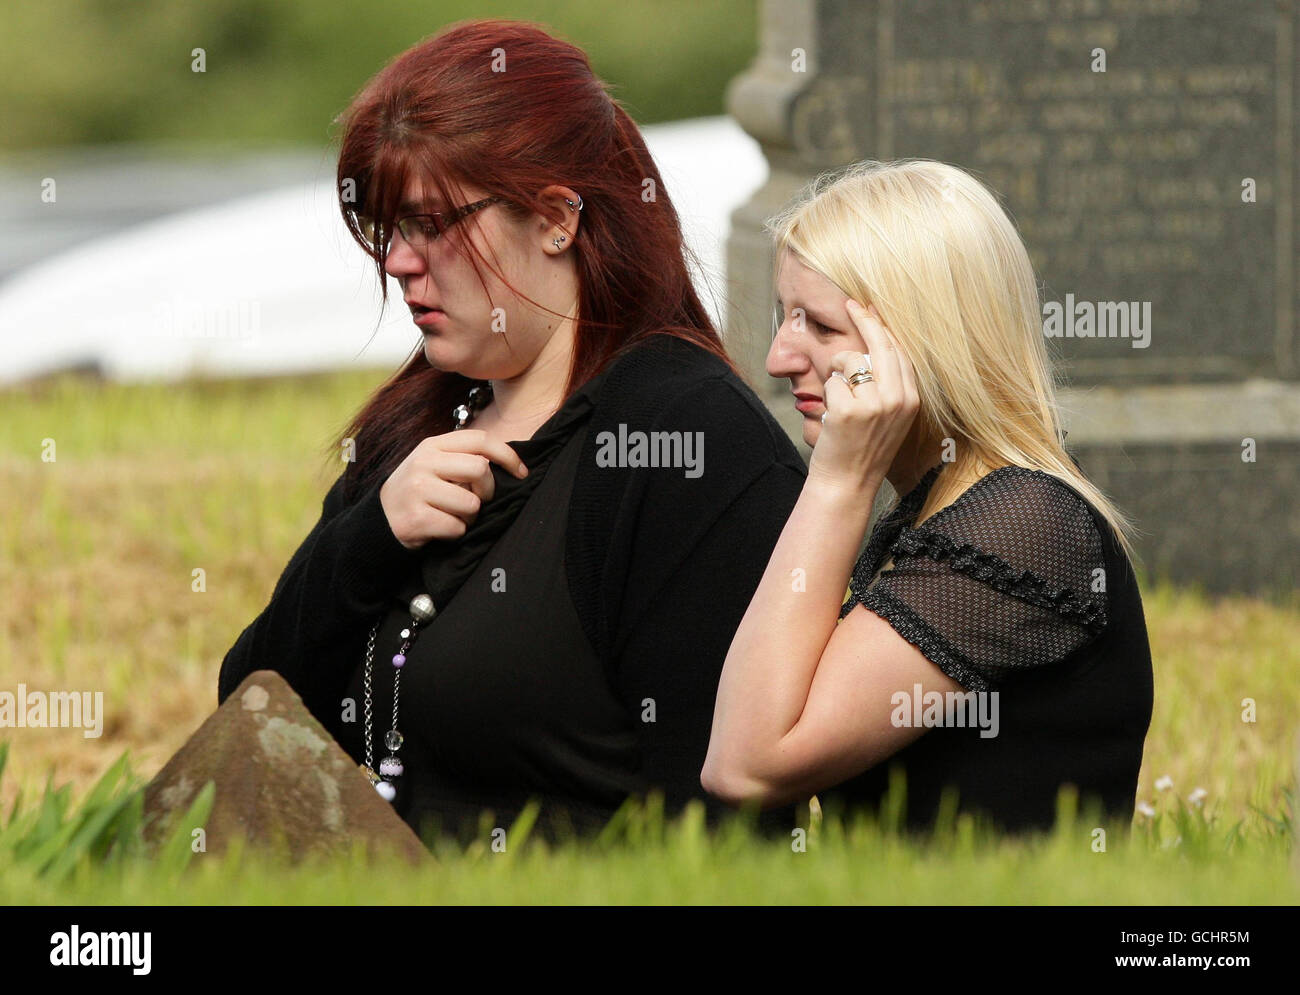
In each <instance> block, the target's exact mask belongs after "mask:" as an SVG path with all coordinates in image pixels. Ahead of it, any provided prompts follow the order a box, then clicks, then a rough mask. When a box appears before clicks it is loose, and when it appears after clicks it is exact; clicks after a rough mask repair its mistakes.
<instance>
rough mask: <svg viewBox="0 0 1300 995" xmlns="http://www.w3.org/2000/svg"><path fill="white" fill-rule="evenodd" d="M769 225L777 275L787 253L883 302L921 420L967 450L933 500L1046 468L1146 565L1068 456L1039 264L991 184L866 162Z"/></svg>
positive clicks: (944, 171)
mask: <svg viewBox="0 0 1300 995" xmlns="http://www.w3.org/2000/svg"><path fill="white" fill-rule="evenodd" d="M765 227H766V229H767V230H768V231H769V232H770V233H771V234H772V235H773V236H774V238H775V242H776V262H777V265H778V266H779V265H780V261H781V257H782V255H783V254H784V252H786V251H789V252H792V253H793V254H794V255H795V256H796V257H797V258H798V260H799V261H800V262H801V263H803V265H805V266H807V267H808V268H809V269H812V270H814V271H816V272H817V273H820V274H821V275H822V276H823V277H825V278H826V279H827V280H829V281H830V282H831V283H833V284H835V285H836V286H837V287H838V288H839V289H840V290H841V291H843V292H844V293H845V294H846V295H848V296H849V297H853V298H856V299H857V300H859V301H861V302H862V304H863V305H866V304H869V303H874V304H875V305H876V310H877V311H878V312H879V313H880V316H881V318H882V320H883V321H884V323H885V325H886V326H888V328H889V330H890V333H891V334H892V335H893V336H894V337H895V338H896V339H897V340H898V342H899V345H900V346H901V347H902V348H903V350H904V351H905V352H906V353H907V355H908V357H909V358H910V359H911V360H912V364H913V366H914V368H915V370H916V379H917V388H918V391H919V393H920V399H921V408H920V411H919V412H918V415H917V417H918V418H919V419H923V426H922V427H923V428H924V429H925V430H926V431H927V432H928V433H929V435H930V437H931V438H935V437H937V438H942V439H952V440H954V442H955V444H956V449H957V453H958V455H957V458H956V460H955V461H954V462H953V463H951V464H947V465H945V466H944V467H943V469H942V470H941V471H940V474H939V480H937V481H936V486H935V487H934V488H933V489H932V494H933V493H936V492H938V491H939V490H940V488H941V486H950V484H949V482H950V481H952V480H960V479H965V478H966V477H967V476H968V475H971V474H972V472H977V471H978V469H979V468H980V467H990V468H992V467H998V466H1005V465H1008V464H1010V465H1015V466H1022V467H1025V468H1027V469H1031V470H1039V471H1042V472H1043V473H1047V474H1050V475H1051V476H1054V477H1056V478H1058V479H1059V480H1061V481H1063V482H1064V483H1066V484H1068V485H1070V486H1071V487H1073V488H1074V489H1075V490H1076V491H1078V492H1079V494H1080V495H1082V496H1083V497H1084V498H1086V499H1087V500H1088V501H1089V502H1090V503H1091V504H1092V505H1093V506H1094V507H1095V508H1096V509H1097V510H1098V511H1099V512H1100V513H1101V515H1102V516H1103V517H1104V518H1105V519H1106V521H1107V522H1109V523H1110V526H1111V528H1112V529H1113V530H1114V532H1115V534H1116V536H1117V537H1118V539H1119V542H1120V544H1121V546H1122V547H1123V549H1124V551H1125V553H1126V554H1127V555H1128V556H1129V558H1130V560H1131V561H1132V562H1135V563H1136V562H1137V556H1136V552H1135V550H1134V546H1133V539H1132V537H1133V536H1134V535H1136V534H1137V532H1138V530H1137V529H1135V528H1134V526H1133V524H1132V523H1131V522H1130V521H1129V519H1128V518H1127V517H1126V516H1125V515H1124V514H1123V513H1122V512H1121V511H1120V510H1119V509H1118V508H1117V507H1116V506H1115V505H1114V503H1113V502H1112V501H1111V500H1110V499H1109V498H1107V497H1106V495H1105V494H1103V493H1102V492H1101V491H1100V490H1099V489H1098V488H1097V487H1096V486H1094V485H1093V484H1092V483H1091V482H1089V481H1088V479H1087V478H1086V477H1084V476H1083V474H1082V473H1080V471H1079V469H1078V467H1076V466H1075V464H1074V462H1073V460H1071V458H1070V456H1069V454H1068V453H1067V452H1066V451H1065V448H1064V446H1063V445H1062V435H1061V417H1060V410H1061V408H1060V404H1059V402H1058V400H1057V397H1056V391H1055V387H1054V384H1053V379H1052V365H1051V361H1050V359H1049V356H1048V352H1047V343H1046V341H1045V339H1044V337H1043V332H1042V307H1041V304H1040V302H1039V296H1038V285H1037V283H1036V281H1035V278H1034V271H1033V266H1032V265H1031V264H1030V261H1029V254H1028V253H1027V252H1026V251H1025V246H1024V243H1023V242H1022V241H1021V239H1020V235H1019V233H1018V232H1017V231H1016V229H1015V226H1014V225H1013V224H1012V223H1011V220H1010V218H1008V217H1007V215H1006V213H1005V212H1004V211H1003V209H1002V207H1001V206H1000V205H999V204H998V201H997V199H996V197H995V196H994V195H993V194H992V192H990V191H989V189H988V188H987V187H985V186H984V185H983V184H982V183H980V182H979V180H977V179H975V178H974V177H973V176H971V175H970V174H969V173H966V172H965V171H963V170H961V169H958V168H957V167H956V166H951V165H948V164H947V163H942V162H935V161H934V160H930V159H904V160H898V161H895V162H874V161H867V162H858V163H854V164H853V165H851V166H849V167H847V168H846V169H844V170H841V171H837V172H831V173H825V174H822V175H821V176H819V177H817V179H815V180H814V181H813V182H812V183H811V184H809V185H808V187H806V188H805V190H804V191H803V193H802V194H800V196H799V197H797V198H796V199H795V201H794V203H792V204H791V205H790V206H789V207H787V208H786V209H785V210H783V211H782V212H781V213H780V214H779V215H777V216H776V217H774V218H772V219H770V220H769V221H768V222H767V224H766V226H765ZM945 478H946V479H945ZM971 479H972V480H973V479H976V478H975V476H971Z"/></svg>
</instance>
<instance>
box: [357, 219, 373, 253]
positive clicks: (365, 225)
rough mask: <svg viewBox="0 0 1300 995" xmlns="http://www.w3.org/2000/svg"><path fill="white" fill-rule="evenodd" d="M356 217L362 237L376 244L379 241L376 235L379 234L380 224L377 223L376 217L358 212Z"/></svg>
mask: <svg viewBox="0 0 1300 995" xmlns="http://www.w3.org/2000/svg"><path fill="white" fill-rule="evenodd" d="M355 217H356V222H357V229H358V230H359V231H360V232H361V237H362V238H364V239H365V240H366V241H367V242H369V243H370V244H371V245H372V246H373V245H376V244H377V242H376V240H375V236H376V234H377V230H378V225H376V224H375V219H374V218H368V217H366V216H365V215H364V214H358V215H356V216H355Z"/></svg>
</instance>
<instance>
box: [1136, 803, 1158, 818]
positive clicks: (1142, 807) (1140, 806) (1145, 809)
mask: <svg viewBox="0 0 1300 995" xmlns="http://www.w3.org/2000/svg"><path fill="white" fill-rule="evenodd" d="M1137 810H1138V814H1139V815H1145V816H1146V817H1147V818H1148V819H1149V818H1151V817H1152V816H1153V815H1155V814H1156V810H1155V809H1153V808H1152V807H1151V806H1150V805H1148V804H1147V803H1146V802H1138V803H1137Z"/></svg>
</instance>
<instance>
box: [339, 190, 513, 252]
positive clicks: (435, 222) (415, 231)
mask: <svg viewBox="0 0 1300 995" xmlns="http://www.w3.org/2000/svg"><path fill="white" fill-rule="evenodd" d="M504 199H505V198H503V197H499V196H496V195H493V196H491V197H484V198H483V199H482V200H476V201H474V203H472V204H465V205H464V206H462V207H457V208H454V209H452V210H450V211H434V212H431V213H428V214H406V215H403V216H402V217H400V218H398V219H397V220H396V221H394V222H393V228H394V229H396V230H397V231H398V232H400V233H401V236H402V238H403V239H404V240H405V241H406V244H407V245H409V246H410V247H411V248H413V249H422V248H424V247H425V246H426V245H428V244H429V243H430V242H436V241H437V240H438V239H440V238H441V237H442V236H443V235H445V234H446V233H447V230H448V229H449V228H451V227H452V226H453V225H455V224H456V223H457V222H459V221H463V220H464V219H465V218H467V217H469V216H470V215H471V214H473V213H474V212H475V211H481V210H482V209H483V208H485V207H488V206H490V205H492V204H495V203H498V202H499V201H503V200H504ZM353 219H354V220H355V221H356V223H357V228H358V230H359V231H360V232H361V237H362V238H364V239H365V240H366V241H367V242H368V243H369V244H370V246H371V248H372V249H373V250H375V251H378V249H379V245H380V241H379V239H377V238H376V237H375V236H376V235H379V236H381V237H382V239H383V241H384V242H385V243H386V242H388V241H390V240H391V238H392V233H391V232H390V231H388V230H386V229H385V228H384V226H383V225H382V224H379V223H377V222H376V221H375V220H374V219H373V218H369V217H367V216H365V215H364V214H358V213H356V212H353ZM424 220H427V221H429V222H430V223H431V224H432V227H433V232H434V233H433V235H432V236H430V235H429V234H428V232H426V231H423V230H421V229H420V228H418V227H416V228H413V227H412V225H415V224H418V223H419V222H421V221H424ZM408 222H409V224H408Z"/></svg>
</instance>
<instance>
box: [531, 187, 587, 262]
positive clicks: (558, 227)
mask: <svg viewBox="0 0 1300 995" xmlns="http://www.w3.org/2000/svg"><path fill="white" fill-rule="evenodd" d="M538 197H539V198H540V199H541V200H542V202H543V203H545V204H547V205H548V206H551V207H554V209H555V212H556V213H557V214H558V215H559V216H560V217H561V218H563V220H562V221H561V222H560V223H559V224H557V223H555V222H554V221H552V220H551V219H550V218H547V217H542V218H540V220H539V221H538V227H537V232H538V235H539V237H540V239H541V246H542V251H543V252H545V253H546V254H547V255H548V256H558V255H560V254H561V253H563V252H568V251H569V247H570V246H571V245H573V241H574V239H575V238H577V235H578V226H579V224H580V222H581V219H582V208H583V206H584V205H583V202H582V198H581V197H580V196H579V195H578V194H577V193H575V192H574V191H573V190H572V189H570V188H569V187H565V186H560V185H559V184H552V185H551V186H548V187H545V188H544V189H543V190H542V191H541V192H540V193H539V194H538Z"/></svg>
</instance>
